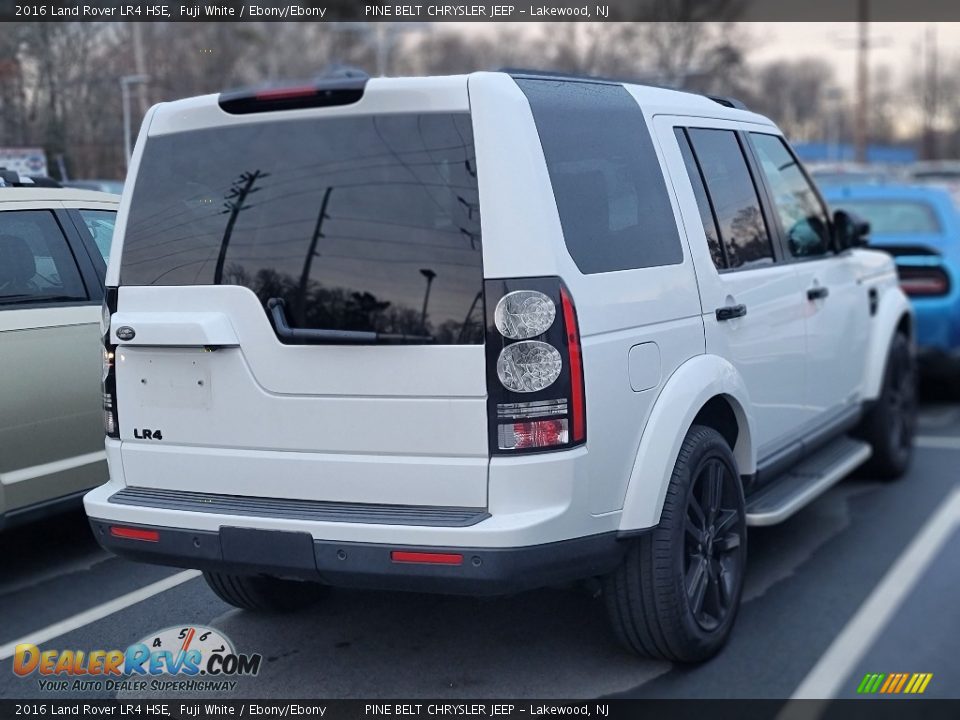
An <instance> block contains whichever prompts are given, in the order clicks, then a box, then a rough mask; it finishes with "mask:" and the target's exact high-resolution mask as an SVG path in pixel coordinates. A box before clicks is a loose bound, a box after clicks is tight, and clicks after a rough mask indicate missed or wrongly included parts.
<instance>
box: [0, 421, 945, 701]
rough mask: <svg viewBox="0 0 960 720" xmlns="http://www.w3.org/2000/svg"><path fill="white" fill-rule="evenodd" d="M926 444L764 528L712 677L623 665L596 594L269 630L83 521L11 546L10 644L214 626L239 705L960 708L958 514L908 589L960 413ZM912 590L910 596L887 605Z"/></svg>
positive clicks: (336, 614)
mask: <svg viewBox="0 0 960 720" xmlns="http://www.w3.org/2000/svg"><path fill="white" fill-rule="evenodd" d="M919 433H920V437H919V442H918V447H917V450H916V455H915V458H914V463H913V466H912V469H911V471H910V473H909V475H908V476H907V477H905V478H903V479H902V480H901V481H899V482H895V483H890V484H887V483H883V482H879V481H876V480H874V479H871V478H870V477H853V478H849V479H847V480H845V481H843V482H842V483H840V484H839V485H837V486H836V487H834V488H833V489H832V490H830V491H829V492H828V493H826V494H825V495H824V496H822V497H821V498H819V499H818V500H816V501H815V502H814V503H813V504H811V505H810V506H808V507H807V508H805V509H804V510H802V511H801V512H800V513H798V514H797V515H795V516H794V517H793V518H791V519H790V520H788V521H787V522H785V523H783V524H781V525H778V526H775V527H770V528H752V529H751V532H750V535H749V539H748V543H749V550H748V552H749V563H748V565H749V569H748V576H747V582H746V588H745V592H744V602H743V605H742V607H741V611H740V615H739V617H738V619H737V625H736V628H735V629H734V633H733V637H732V638H731V641H730V643H729V645H728V647H727V648H726V649H725V650H724V651H723V652H722V653H721V654H720V655H719V656H718V657H717V658H715V659H714V660H712V661H710V662H708V663H705V664H703V665H701V666H697V667H682V666H674V665H671V664H668V663H661V662H652V661H648V660H642V659H637V658H634V657H632V656H630V655H628V654H627V653H626V652H624V651H622V650H621V649H620V648H619V647H618V646H617V645H616V643H615V641H614V639H613V637H612V635H611V633H610V632H609V630H608V629H607V626H606V622H605V620H606V619H605V616H604V608H603V602H602V600H601V599H600V598H599V597H596V596H595V594H593V593H591V591H590V589H589V588H585V587H577V588H559V589H544V590H538V591H534V592H529V593H524V594H520V595H516V596H510V597H503V598H486V599H476V598H463V597H445V596H431V595H417V594H403V593H374V592H365V591H353V590H337V591H334V592H333V593H331V595H330V596H329V597H328V598H327V599H325V600H324V601H323V602H322V603H321V604H320V605H318V606H316V607H315V608H311V609H309V610H305V611H302V612H298V613H296V614H293V615H284V616H258V615H254V614H251V613H248V612H243V611H240V610H236V609H233V608H231V607H229V606H228V605H225V604H224V603H223V602H221V601H220V600H219V599H217V598H216V597H215V596H214V595H213V594H212V593H211V592H210V591H209V590H208V589H207V587H206V584H205V583H204V582H203V580H202V579H201V578H197V577H189V576H180V575H179V573H182V572H183V571H181V570H177V569H171V568H162V567H155V566H149V565H141V564H137V563H132V562H128V561H125V560H121V559H119V558H116V557H113V556H111V555H109V554H108V553H106V552H104V551H103V550H101V549H100V548H99V547H98V546H97V545H96V543H95V542H94V540H93V538H92V537H91V535H90V533H89V530H88V528H87V525H86V521H85V518H84V517H83V516H82V514H74V515H66V516H62V517H58V518H53V519H50V520H47V521H44V522H41V523H36V524H33V525H31V526H27V527H23V528H19V529H14V530H12V531H7V532H5V533H3V534H0V557H2V560H0V562H2V567H3V570H4V571H3V573H2V574H0V618H2V622H0V647H2V646H4V645H9V644H10V643H12V642H14V641H16V640H18V639H22V638H31V637H36V636H37V634H38V633H41V632H42V631H44V630H45V629H50V628H51V626H54V625H55V624H57V623H61V625H58V626H56V627H55V628H54V629H53V630H51V632H48V633H46V635H50V639H48V640H46V641H44V642H41V643H40V647H41V649H47V648H56V649H68V648H69V649H84V650H93V649H111V648H125V647H127V646H128V645H130V644H131V643H133V642H136V641H137V640H139V639H141V638H143V637H145V636H147V635H150V634H153V633H155V632H156V631H158V630H160V629H163V628H167V627H171V626H180V625H183V626H186V625H189V624H201V625H206V626H211V627H214V628H217V629H219V630H220V631H222V632H223V633H224V634H225V635H227V636H228V637H229V638H230V639H231V640H232V641H233V642H234V645H235V646H236V648H237V649H238V651H240V652H245V653H254V652H257V653H261V654H262V655H263V656H264V664H263V667H262V669H261V671H260V673H259V675H257V676H256V677H248V678H243V679H241V680H240V681H239V683H238V686H237V688H236V690H235V692H234V693H232V694H230V697H249V698H254V697H256V698H270V697H272V698H282V697H297V698H311V697H316V698H341V697H342V698H350V697H363V698H376V697H392V698H399V697H403V698H491V699H494V698H593V697H602V696H623V697H644V698H673V697H684V698H788V697H790V696H792V695H793V694H794V693H795V692H797V690H798V688H801V687H805V688H808V689H809V688H810V687H814V688H816V687H821V685H817V683H818V682H822V678H823V677H836V678H838V679H837V680H835V681H833V686H834V690H833V693H834V694H835V695H836V696H838V697H853V696H856V689H857V686H858V684H859V683H860V680H861V679H862V678H863V676H864V674H865V673H868V672H876V673H893V672H907V673H914V672H917V673H920V672H925V673H933V678H932V680H931V682H930V683H929V686H928V688H927V690H926V693H925V695H928V696H934V697H952V698H958V697H960V661H957V659H956V648H957V647H960V613H957V611H956V597H957V588H960V562H957V560H956V558H957V555H958V552H960V518H956V519H955V524H954V525H947V526H945V527H947V531H945V532H941V533H940V536H942V543H941V544H938V545H937V546H936V547H935V548H930V550H931V551H930V552H929V553H928V555H929V556H930V558H929V563H928V564H924V565H923V567H919V568H918V571H917V572H916V573H913V575H915V577H913V576H911V579H910V581H909V583H906V584H904V583H903V582H901V579H902V578H903V577H906V576H905V575H902V573H903V572H908V573H909V569H910V568H909V566H910V563H911V562H913V558H914V556H913V555H909V553H908V550H910V549H911V548H913V552H917V551H918V550H917V546H918V542H917V539H918V538H919V539H920V542H919V545H921V546H922V545H923V542H924V541H925V539H926V538H927V537H928V535H929V533H928V534H927V535H925V534H924V532H925V531H929V529H930V527H931V526H932V525H933V524H936V523H940V526H943V517H942V516H943V515H944V513H943V512H940V516H939V517H938V512H939V511H941V510H942V509H943V508H944V506H945V505H948V504H949V505H951V507H952V506H958V503H956V502H951V501H952V498H953V497H954V496H953V493H954V492H955V491H956V490H957V488H960V481H958V468H960V406H958V405H929V404H928V405H926V406H925V407H924V408H923V411H922V414H921V423H920V429H919ZM948 520H949V519H948ZM940 536H938V537H940ZM920 550H922V548H920ZM165 578H171V579H173V580H172V581H171V583H172V582H174V581H176V583H177V584H175V585H174V586H173V587H170V588H169V589H166V590H164V591H162V592H158V593H156V594H150V595H149V597H146V598H145V599H142V600H140V601H139V602H133V603H132V604H129V605H127V606H126V607H122V608H121V609H119V610H116V611H115V612H109V614H106V613H107V612H108V611H109V610H111V609H113V608H112V606H110V607H107V608H103V607H101V606H102V605H103V604H105V603H111V602H115V601H116V599H117V598H118V597H123V596H125V595H126V594H127V593H131V592H134V591H138V590H140V589H141V588H144V587H147V586H150V585H151V584H153V583H156V582H157V581H160V580H163V579H165ZM171 583H168V584H171ZM896 587H900V588H901V590H900V591H897V592H901V594H902V598H900V599H899V600H898V601H897V602H895V603H892V604H891V603H889V602H886V601H887V600H888V599H889V598H890V597H893V594H891V590H890V588H896ZM121 604H125V603H121ZM891 605H892V606H891ZM884 606H886V609H885V610H883V611H881V610H876V611H875V610H873V608H875V607H877V608H883V607H884ZM864 609H866V610H867V611H868V612H864ZM91 610H93V612H91ZM81 614H82V615H81ZM78 615H81V616H80V617H79V618H78V617H76V616H78ZM101 615H105V616H103V617H101ZM65 620H68V621H69V622H67V623H63V621H65ZM863 628H867V630H866V631H861V630H862V629H863ZM51 633H52V635H51ZM0 658H3V659H2V660H0V697H3V698H48V699H54V698H62V697H71V696H73V697H87V698H95V697H114V696H116V695H117V693H116V692H100V693H97V692H90V693H85V694H80V693H75V694H71V693H66V694H63V693H57V694H55V695H53V694H51V693H50V692H49V691H43V690H41V689H40V688H39V686H38V683H37V679H36V676H35V675H34V676H32V677H30V678H27V679H23V678H19V677H17V676H15V675H14V673H13V672H12V660H11V659H10V658H9V657H4V655H3V652H2V651H0ZM131 695H136V696H140V695H145V693H132V694H131V693H126V694H125V696H131ZM197 697H204V696H203V695H197Z"/></svg>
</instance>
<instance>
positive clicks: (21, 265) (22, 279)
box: [0, 210, 87, 308]
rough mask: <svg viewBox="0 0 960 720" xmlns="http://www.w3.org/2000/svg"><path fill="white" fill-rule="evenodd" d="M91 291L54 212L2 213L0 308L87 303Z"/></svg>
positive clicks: (0, 215) (0, 213) (0, 214)
mask: <svg viewBox="0 0 960 720" xmlns="http://www.w3.org/2000/svg"><path fill="white" fill-rule="evenodd" d="M86 299H87V291H86V289H85V288H84V285H83V281H82V280H81V279H80V271H79V270H78V269H77V264H76V261H75V260H74V258H73V253H72V252H71V251H70V246H69V245H68V244H67V239H66V238H65V237H64V235H63V232H62V231H61V230H60V225H59V224H58V223H57V220H56V218H55V217H54V216H53V213H52V212H49V211H47V210H11V211H7V212H0V308H4V307H16V306H18V305H27V304H35V303H55V302H70V301H72V300H77V301H83V300H86Z"/></svg>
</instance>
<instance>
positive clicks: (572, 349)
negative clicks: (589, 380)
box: [560, 286, 587, 443]
mask: <svg viewBox="0 0 960 720" xmlns="http://www.w3.org/2000/svg"><path fill="white" fill-rule="evenodd" d="M560 302H561V304H562V305H563V324H564V327H565V328H566V331H567V353H568V357H569V358H570V424H571V425H572V433H571V434H572V436H573V437H572V438H571V440H572V442H575V443H578V442H583V440H584V439H585V438H586V436H587V418H586V408H585V406H584V402H583V359H582V357H581V356H580V329H579V327H578V326H577V311H576V309H575V308H574V307H573V300H572V299H571V298H570V294H569V293H568V292H567V289H566V288H565V287H562V286H561V287H560Z"/></svg>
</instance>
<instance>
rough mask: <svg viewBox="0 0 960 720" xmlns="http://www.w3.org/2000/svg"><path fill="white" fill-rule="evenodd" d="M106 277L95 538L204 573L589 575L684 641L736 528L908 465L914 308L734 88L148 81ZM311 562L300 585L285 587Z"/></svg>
mask: <svg viewBox="0 0 960 720" xmlns="http://www.w3.org/2000/svg"><path fill="white" fill-rule="evenodd" d="M131 180H132V182H131V188H132V192H128V193H126V194H125V195H124V198H123V203H122V205H121V209H120V214H119V218H118V224H117V233H116V239H115V243H114V253H113V256H112V257H111V259H110V265H109V269H108V273H107V285H108V286H110V287H111V288H112V289H110V290H108V297H107V304H106V308H105V336H104V342H105V344H106V347H107V354H106V357H107V358H108V359H111V360H110V362H109V364H108V366H107V367H106V368H105V377H106V380H105V384H104V392H105V396H104V400H105V403H106V405H105V410H106V412H105V421H106V426H107V434H108V438H107V456H108V460H109V465H110V471H111V478H110V482H109V483H107V484H106V485H104V486H102V487H100V488H98V489H96V490H94V491H93V492H91V493H90V494H89V495H87V497H86V509H87V513H88V514H89V516H90V518H91V523H92V525H93V528H94V531H95V533H96V534H97V536H98V537H99V539H100V542H101V543H102V544H103V545H104V546H105V547H107V548H109V549H111V550H113V551H115V552H117V553H119V554H122V555H126V556H130V557H133V558H137V559H141V560H144V561H147V562H156V563H166V564H170V565H177V566H183V567H195V568H201V569H203V570H204V573H205V576H206V578H207V581H208V582H209V584H210V586H211V588H212V589H213V590H214V591H215V592H216V593H217V594H218V595H219V596H220V597H221V598H223V599H224V600H226V601H227V602H229V603H232V604H234V605H237V606H239V607H244V608H250V609H257V610H276V609H284V608H292V607H296V606H299V605H302V604H303V603H306V602H309V601H312V600H314V599H315V598H316V597H317V595H318V594H319V593H320V590H321V589H322V588H323V587H324V586H339V585H342V586H365V587H375V588H401V589H411V590H414V589H416V590H431V591H437V592H449V593H495V592H512V591H516V590H521V589H524V588H529V587H535V586H541V585H545V584H553V583H558V582H564V581H569V580H573V579H579V578H587V577H601V578H603V579H604V583H605V588H606V596H607V600H608V607H609V612H610V617H611V618H612V621H613V625H614V627H615V628H616V630H617V633H618V634H619V636H620V637H621V639H622V640H623V641H624V643H625V644H626V645H627V646H628V647H630V648H632V649H633V650H636V651H638V652H642V653H645V654H648V655H652V656H658V657H663V658H668V659H674V660H679V661H697V660H701V659H704V658H707V657H709V656H710V655H712V654H713V653H715V652H716V651H717V650H718V649H719V648H720V647H721V645H722V643H723V642H724V640H725V639H726V637H727V635H728V634H729V631H730V628H731V626H732V624H733V621H734V618H735V615H736V611H737V606H738V603H739V598H740V591H741V587H742V583H743V577H744V563H745V559H746V528H747V526H748V525H763V524H770V523H775V522H778V521H780V520H783V519H784V518H786V517H787V516H789V515H790V514H791V513H793V512H794V511H796V510H797V509H799V508H800V507H801V506H803V505H804V504H805V503H807V502H809V501H810V500H811V499H813V498H814V497H816V496H817V495H818V494H820V493H821V492H823V491H824V490H825V489H826V488H827V487H829V486H830V485H831V484H833V483H834V482H836V481H837V480H839V479H840V478H842V477H843V476H845V475H846V474H848V473H849V472H850V471H851V470H853V469H854V468H856V467H857V466H858V465H861V464H862V463H864V462H866V461H867V460H868V459H870V458H871V457H872V459H873V465H874V468H873V472H875V473H878V474H881V475H885V476H889V477H894V476H898V475H900V474H902V473H903V472H904V470H905V469H906V466H907V463H908V461H909V458H910V450H911V445H912V437H913V417H914V406H915V402H914V393H913V382H914V372H913V359H912V345H911V333H912V319H911V314H910V308H909V305H908V303H907V300H906V298H905V297H904V295H903V294H902V293H901V291H900V290H899V289H898V286H897V278H896V274H895V272H894V266H893V263H892V262H891V260H890V258H889V257H888V256H887V255H884V254H881V253H877V252H871V251H867V250H863V249H860V248H859V247H858V246H860V245H862V244H863V236H864V234H865V232H866V228H865V227H864V226H863V225H862V224H861V223H858V222H857V221H856V220H855V219H854V218H852V217H851V216H848V215H846V214H844V213H842V212H840V213H838V214H837V215H836V216H835V217H833V218H830V217H829V216H828V214H827V211H826V208H825V206H824V204H823V202H822V200H821V199H820V197H819V195H818V193H817V191H816V189H815V188H814V186H813V185H811V183H810V181H809V179H808V178H807V175H806V174H805V172H804V171H803V169H802V168H801V166H800V164H799V163H798V162H797V160H796V158H795V156H794V155H793V153H792V151H791V150H790V147H789V146H788V145H787V143H786V142H785V141H784V140H783V138H782V136H781V134H780V132H779V131H778V130H777V128H776V127H775V126H774V125H773V124H772V123H771V122H770V121H769V120H767V119H765V118H763V117H760V116H758V115H755V114H753V113H750V112H747V111H746V110H744V109H741V107H740V106H739V105H738V104H737V103H735V102H734V101H730V100H725V99H722V98H717V99H714V98H710V97H704V96H700V95H695V94H690V93H684V92H677V91H671V90H664V89H658V88H651V87H641V86H635V85H628V84H623V83H619V82H609V81H603V80H596V79H586V78H568V77H558V76H544V75H537V74H530V73H528V74H508V73H497V72H482V73H475V74H471V75H467V76H458V77H437V78H411V79H375V80H368V81H367V80H363V79H356V78H352V79H338V80H329V81H325V82H321V83H320V84H315V85H308V86H304V87H287V88H279V89H268V90H260V91H250V92H234V93H224V94H221V95H219V96H218V95H209V96H205V97H198V98H191V99H187V100H182V101H178V102H173V103H166V104H161V105H158V106H156V107H154V108H153V109H152V110H151V111H150V112H149V114H148V115H147V118H146V120H145V122H144V126H143V129H142V131H141V134H140V138H139V140H138V143H137V148H136V152H135V153H134V158H133V164H132V171H131ZM305 580H306V581H314V582H303V581H305Z"/></svg>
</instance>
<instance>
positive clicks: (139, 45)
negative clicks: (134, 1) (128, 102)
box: [130, 22, 149, 117]
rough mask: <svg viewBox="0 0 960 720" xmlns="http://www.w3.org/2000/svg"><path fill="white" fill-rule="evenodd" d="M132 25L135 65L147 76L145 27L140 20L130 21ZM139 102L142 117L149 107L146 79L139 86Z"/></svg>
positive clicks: (138, 72) (138, 73) (141, 74)
mask: <svg viewBox="0 0 960 720" xmlns="http://www.w3.org/2000/svg"><path fill="white" fill-rule="evenodd" d="M130 25H131V32H132V34H133V65H134V68H135V69H136V73H137V75H139V76H141V77H146V76H147V64H146V61H145V59H144V56H143V29H142V26H141V25H140V23H138V22H135V23H130ZM137 102H138V104H139V106H140V117H143V116H144V115H146V114H147V108H148V107H149V105H148V103H147V85H146V81H144V82H142V83H140V84H139V86H138V87H137Z"/></svg>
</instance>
